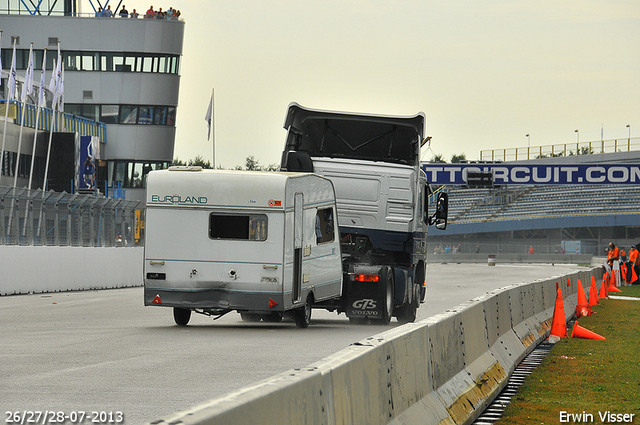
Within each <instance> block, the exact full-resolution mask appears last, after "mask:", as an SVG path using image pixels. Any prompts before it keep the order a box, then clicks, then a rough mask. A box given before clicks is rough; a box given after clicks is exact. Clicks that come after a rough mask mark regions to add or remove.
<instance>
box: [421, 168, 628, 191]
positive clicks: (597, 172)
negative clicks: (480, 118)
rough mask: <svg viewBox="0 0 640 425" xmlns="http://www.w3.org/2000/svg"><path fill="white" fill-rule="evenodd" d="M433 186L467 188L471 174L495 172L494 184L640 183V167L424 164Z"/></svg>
mask: <svg viewBox="0 0 640 425" xmlns="http://www.w3.org/2000/svg"><path fill="white" fill-rule="evenodd" d="M422 168H423V170H424V172H425V173H426V174H427V180H428V181H429V183H430V184H436V185H466V184H467V175H468V174H469V173H492V174H493V184H494V185H498V186H500V185H517V184H521V185H531V184H536V185H542V184H556V185H559V184H564V185H566V184H568V185H588V184H640V164H544V165H543V164H540V165H530V164H526V165H514V164H508V165H507V164H423V165H422Z"/></svg>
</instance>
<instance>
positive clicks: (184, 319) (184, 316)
mask: <svg viewBox="0 0 640 425" xmlns="http://www.w3.org/2000/svg"><path fill="white" fill-rule="evenodd" d="M189 319H191V310H187V309H186V308H178V307H174V308H173V320H175V321H176V325H178V326H187V324H188V323H189Z"/></svg>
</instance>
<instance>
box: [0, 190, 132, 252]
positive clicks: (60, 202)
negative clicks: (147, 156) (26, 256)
mask: <svg viewBox="0 0 640 425" xmlns="http://www.w3.org/2000/svg"><path fill="white" fill-rule="evenodd" d="M139 207H140V201H127V200H124V199H114V198H105V197H101V196H94V195H84V194H68V193H66V192H53V191H50V192H43V191H42V190H40V189H38V190H28V189H26V188H22V189H20V188H12V187H0V236H2V237H1V238H0V245H34V246H103V247H105V246H135V245H139V244H141V243H142V241H141V240H134V230H135V225H136V217H135V211H136V208H139Z"/></svg>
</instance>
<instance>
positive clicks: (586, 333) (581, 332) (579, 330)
mask: <svg viewBox="0 0 640 425" xmlns="http://www.w3.org/2000/svg"><path fill="white" fill-rule="evenodd" d="M571 338H586V339H599V340H601V341H606V340H607V338H605V337H603V336H602V335H598V334H597V333H595V332H592V331H590V330H589V329H585V328H583V327H582V326H580V325H578V321H577V320H576V324H575V325H574V326H573V330H572V331H571Z"/></svg>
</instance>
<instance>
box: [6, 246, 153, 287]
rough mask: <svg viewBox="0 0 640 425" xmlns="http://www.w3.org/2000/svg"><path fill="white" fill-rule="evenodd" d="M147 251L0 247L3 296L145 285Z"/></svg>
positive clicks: (141, 249)
mask: <svg viewBox="0 0 640 425" xmlns="http://www.w3.org/2000/svg"><path fill="white" fill-rule="evenodd" d="M142 262H143V248H140V247H127V248H121V247H119V248H115V247H110V248H103V247H60V246H8V245H2V246H0V271H1V272H0V295H12V294H28V293H34V292H60V291H77V290H83V289H105V288H123V287H129V286H141V285H142Z"/></svg>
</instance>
